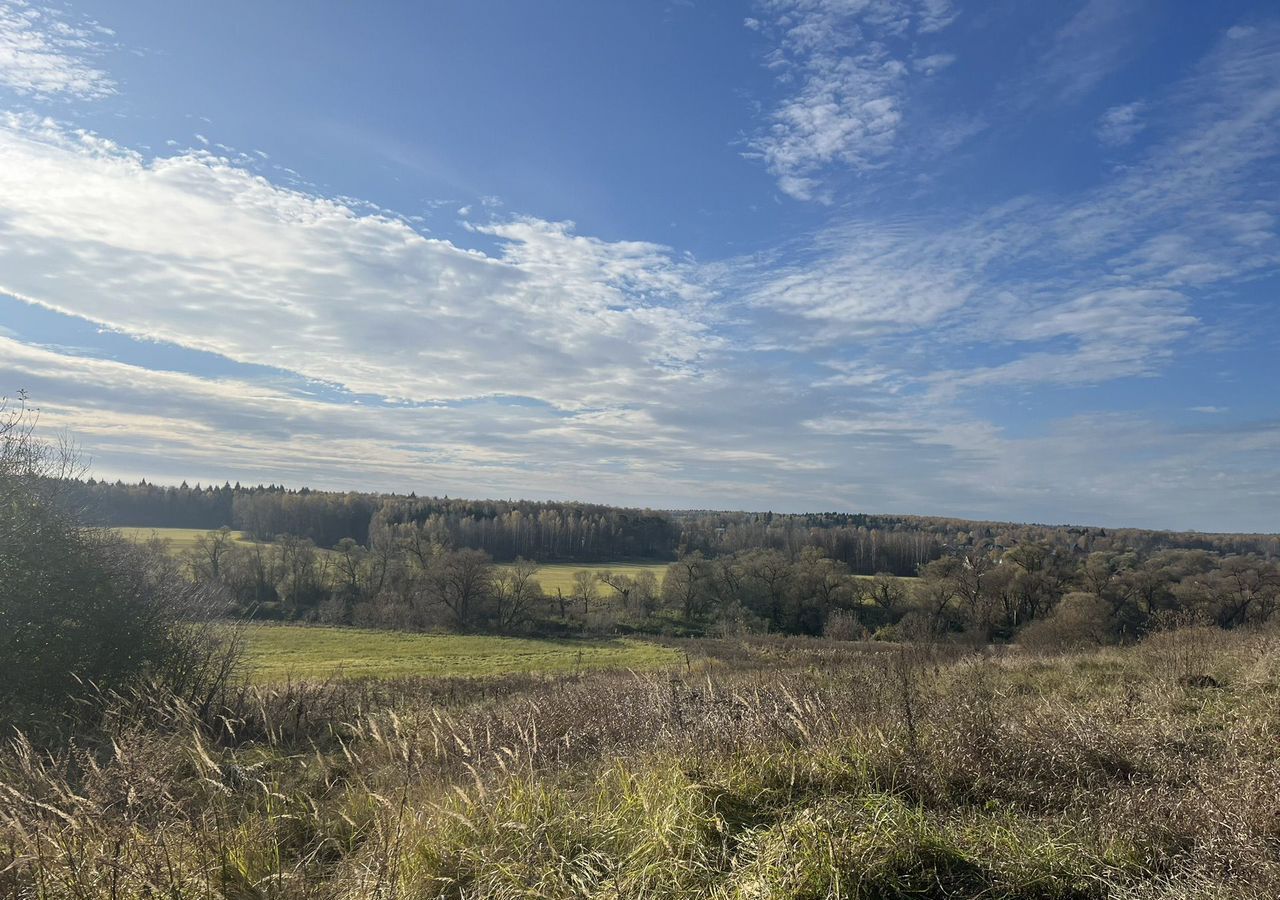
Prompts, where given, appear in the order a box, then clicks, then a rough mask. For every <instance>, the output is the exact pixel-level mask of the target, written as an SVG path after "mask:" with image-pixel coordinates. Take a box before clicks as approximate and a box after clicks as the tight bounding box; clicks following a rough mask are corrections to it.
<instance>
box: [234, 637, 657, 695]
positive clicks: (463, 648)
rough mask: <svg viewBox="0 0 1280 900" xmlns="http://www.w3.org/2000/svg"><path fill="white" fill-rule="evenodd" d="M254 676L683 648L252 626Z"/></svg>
mask: <svg viewBox="0 0 1280 900" xmlns="http://www.w3.org/2000/svg"><path fill="white" fill-rule="evenodd" d="M246 636H247V639H248V662H249V665H250V667H251V670H252V677H253V678H254V680H256V681H258V682H264V683H270V682H278V681H284V680H286V679H289V678H294V679H323V678H328V677H330V676H334V675H336V676H338V677H341V678H406V677H412V676H441V675H465V676H483V675H506V674H511V673H519V672H547V673H556V672H560V673H563V672H574V671H579V670H588V669H656V668H662V667H663V666H669V665H673V664H674V663H675V662H676V661H677V659H678V657H679V654H678V653H677V652H676V651H675V650H672V649H670V648H668V647H660V646H658V645H657V644H649V643H645V642H644V641H633V640H609V641H552V640H534V639H530V638H509V637H488V636H477V635H462V634H411V633H406V632H395V631H373V630H369V629H364V628H337V627H329V626H316V625H251V626H248V628H247V629H246Z"/></svg>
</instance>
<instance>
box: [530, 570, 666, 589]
mask: <svg viewBox="0 0 1280 900" xmlns="http://www.w3.org/2000/svg"><path fill="white" fill-rule="evenodd" d="M667 565H668V563H629V562H622V563H597V564H593V565H589V566H582V565H576V564H574V563H548V564H546V565H540V566H538V574H537V575H536V576H535V577H536V578H537V581H538V584H540V585H542V591H543V593H545V594H549V595H551V596H553V597H554V596H555V593H556V588H559V589H560V590H561V591H563V592H564V595H565V596H566V597H567V596H569V595H570V594H572V593H573V576H574V574H576V573H577V572H592V573H598V572H616V573H618V574H619V575H633V576H634V575H639V574H640V573H641V572H643V571H648V572H652V573H653V574H654V577H656V578H657V579H658V584H659V585H661V584H662V576H663V575H665V574H666V571H667ZM599 590H600V594H601V595H602V596H609V595H610V594H612V593H613V592H612V590H610V588H609V587H608V586H607V585H604V584H601V585H599Z"/></svg>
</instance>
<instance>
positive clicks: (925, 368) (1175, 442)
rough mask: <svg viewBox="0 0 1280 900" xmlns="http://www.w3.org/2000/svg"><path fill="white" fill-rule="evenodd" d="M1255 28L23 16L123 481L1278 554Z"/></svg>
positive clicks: (946, 13) (1177, 5)
mask: <svg viewBox="0 0 1280 900" xmlns="http://www.w3.org/2000/svg"><path fill="white" fill-rule="evenodd" d="M1278 153H1280V11H1277V10H1276V8H1275V6H1274V4H1272V3H1269V2H1259V0H1249V2H1245V0H1239V2H1236V0H1222V2H1217V3H1211V4H1210V3H1203V2H1199V0H1195V2H1192V0H1172V2H1155V0H1146V2H1141V0H1085V2H1079V0H1072V2H1063V3H1055V4H1043V3H1037V4H1027V3H1016V2H1011V0H1008V2H1002V0H988V2H983V3H976V2H965V0H954V2H952V0H764V2H755V3H751V2H747V3H732V2H708V0H696V2H691V0H683V2H675V0H656V2H621V0H563V2H556V3H549V4H530V3H525V2H519V0H503V2H498V0H466V2H433V3H407V2H406V3H380V4H350V3H338V2H316V0H307V2H276V3H265V4H264V3H259V2H242V0H225V2H222V3H219V4H175V3H170V2H163V0H136V2H131V3H128V4H119V3H107V2H71V3H57V4H46V3H44V2H42V0H0V394H7V395H9V396H10V397H12V396H14V395H15V394H16V393H17V392H18V391H20V390H23V391H26V392H28V393H29V395H30V397H31V399H32V402H33V403H34V404H35V405H36V406H38V407H39V408H40V411H41V412H40V415H41V420H40V421H41V427H42V429H45V430H46V431H47V432H49V433H53V432H64V433H68V434H70V435H71V436H72V437H73V438H74V439H75V440H76V442H78V444H79V445H80V446H81V447H82V448H83V451H84V453H85V455H86V456H87V457H88V458H89V460H90V462H91V466H92V471H93V473H94V474H95V475H97V476H99V477H106V478H111V479H115V478H124V479H126V480H134V479H137V478H140V477H145V478H147V479H148V480H151V481H158V482H161V483H166V482H169V483H177V482H178V481H182V480H184V479H185V480H187V481H189V482H191V483H195V482H197V481H199V482H204V483H208V482H210V481H212V482H215V483H218V484H221V483H222V482H223V481H224V480H230V481H237V480H239V481H242V482H245V483H254V484H256V483H268V482H270V483H285V484H289V485H293V486H301V485H304V484H305V485H310V486H312V487H316V488H335V489H362V490H382V491H397V492H408V491H411V490H412V491H417V492H418V493H419V494H435V495H444V494H447V495H450V496H463V497H504V498H505V497H510V498H516V497H522V498H531V499H577V500H587V501H594V502H604V503H612V504H619V505H639V506H650V507H660V508H717V509H751V510H775V511H780V512H799V511H826V510H840V511H850V512H873V513H915V514H924V515H947V516H962V517H967V518H982V519H998V520H1012V521H1032V522H1046V523H1083V524H1095V525H1106V526H1138V527H1155V528H1178V529H1195V530H1202V531H1265V532H1276V531H1280V402H1278V401H1277V380H1278V376H1280V361H1278V360H1280V302H1277V301H1278V300H1280V297H1277V288H1280V237H1278V236H1277V215H1280V160H1278V158H1277V157H1278Z"/></svg>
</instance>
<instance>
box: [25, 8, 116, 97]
mask: <svg viewBox="0 0 1280 900" xmlns="http://www.w3.org/2000/svg"><path fill="white" fill-rule="evenodd" d="M106 33H109V32H105V31H104V30H102V29H100V28H97V27H95V26H94V24H93V23H88V24H75V23H72V22H69V21H67V19H66V17H65V16H64V14H62V13H60V12H59V11H57V10H54V9H51V8H45V7H40V6H33V5H31V4H29V3H27V2H25V0H0V88H8V89H9V90H11V91H14V92H16V93H19V94H25V95H27V96H30V97H35V98H41V99H47V98H51V97H68V98H77V99H82V100H93V99H99V98H101V97H106V96H109V95H110V94H114V93H115V91H116V86H115V83H114V82H113V81H112V80H111V79H110V78H109V77H108V76H107V74H106V73H105V72H103V71H102V70H100V69H98V68H97V67H95V66H94V65H92V64H91V63H89V62H88V61H87V57H90V56H92V55H94V54H95V53H97V52H99V51H100V49H101V45H100V42H99V40H98V37H96V36H95V35H102V34H106Z"/></svg>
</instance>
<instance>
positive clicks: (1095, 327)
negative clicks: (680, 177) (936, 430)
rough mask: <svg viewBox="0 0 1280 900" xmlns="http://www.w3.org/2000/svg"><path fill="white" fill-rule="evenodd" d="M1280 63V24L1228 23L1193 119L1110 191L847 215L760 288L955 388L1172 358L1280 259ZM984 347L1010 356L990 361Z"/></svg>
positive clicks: (758, 276) (1152, 369)
mask: <svg viewBox="0 0 1280 900" xmlns="http://www.w3.org/2000/svg"><path fill="white" fill-rule="evenodd" d="M1277 71H1280V26H1275V27H1271V28H1262V27H1257V28H1253V29H1251V30H1250V31H1248V32H1247V33H1240V32H1232V33H1228V34H1227V35H1225V36H1224V37H1223V38H1222V39H1221V40H1220V42H1219V43H1218V45H1217V47H1216V48H1215V49H1214V50H1213V51H1212V52H1211V53H1210V54H1209V55H1208V56H1207V58H1206V59H1205V61H1204V62H1203V64H1202V65H1201V66H1200V67H1199V69H1198V71H1197V72H1196V73H1195V74H1194V75H1192V76H1191V77H1190V78H1188V79H1187V80H1186V81H1185V82H1184V83H1183V84H1182V85H1180V86H1178V87H1177V88H1176V89H1175V90H1173V91H1172V92H1171V93H1170V95H1169V96H1167V97H1166V98H1164V99H1163V101H1162V103H1163V104H1165V105H1167V106H1168V107H1170V108H1174V109H1177V110H1179V111H1180V112H1181V114H1182V115H1181V119H1180V122H1179V125H1178V127H1176V128H1173V129H1172V130H1170V132H1169V134H1168V135H1167V136H1166V137H1165V138H1164V139H1162V140H1161V141H1159V142H1156V143H1154V144H1152V145H1151V146H1150V147H1149V148H1148V149H1147V150H1146V151H1145V153H1144V155H1143V156H1142V157H1141V158H1139V159H1138V160H1137V161H1135V162H1134V163H1132V164H1131V165H1129V166H1128V167H1126V168H1125V169H1123V170H1120V171H1118V172H1116V173H1114V174H1112V175H1111V176H1110V177H1107V178H1105V179H1104V180H1103V181H1102V182H1101V183H1100V184H1099V185H1098V186H1097V187H1096V188H1094V189H1092V190H1088V191H1084V192H1081V193H1080V194H1079V195H1076V196H1073V197H1071V198H1070V199H1062V198H1055V197H1051V196H1038V197H1037V196H1031V195H1028V196H1024V197H1020V198H1017V199H1015V200H1012V201H1009V202H1007V203H1004V204H1001V205H997V206H993V207H991V208H989V209H987V210H985V211H982V212H979V213H976V214H975V213H971V214H969V215H966V216H960V217H955V216H952V217H951V219H950V220H949V221H945V222H944V221H942V220H939V219H936V218H923V219H905V220H901V221H897V222H884V221H881V222H870V221H863V222H855V223H851V224H840V225H834V226H830V227H828V228H827V229H826V230H825V231H824V232H823V233H822V234H821V236H820V237H819V239H818V240H816V241H814V242H812V243H811V244H810V245H809V246H808V247H804V248H800V249H799V251H798V256H797V258H796V261H795V262H794V263H792V264H790V265H787V266H783V267H777V266H772V267H771V271H770V272H769V273H762V272H757V271H753V270H750V269H749V268H747V269H744V271H748V272H750V274H749V283H750V287H749V288H748V293H747V297H748V299H749V302H750V303H751V304H753V305H754V306H756V307H759V308H764V309H768V310H770V311H772V312H773V313H775V314H777V315H778V316H779V317H780V319H779V321H778V323H777V324H776V325H775V328H774V333H775V340H776V342H777V343H778V344H780V345H786V344H787V343H788V342H790V344H791V345H792V346H795V347H814V346H825V347H840V346H842V345H850V344H853V343H855V342H856V344H857V346H858V347H859V349H858V353H860V354H862V355H864V356H865V357H866V358H867V359H868V361H869V362H870V363H872V364H876V365H879V364H882V363H883V358H884V357H885V356H887V355H891V354H894V353H902V352H904V350H907V351H910V352H916V353H920V354H921V355H919V356H917V357H913V367H914V368H913V371H914V372H915V377H916V378H917V379H918V380H919V382H920V383H923V384H928V385H930V390H933V391H942V392H944V393H945V394H946V395H947V396H948V397H951V398H953V397H955V395H956V393H957V392H958V391H960V390H962V389H964V388H976V387H990V386H992V385H1006V386H1012V385H1022V386H1025V385H1033V384H1038V385H1079V384H1099V383H1103V382H1106V381H1109V380H1114V379H1117V378H1125V377H1133V376H1142V375H1151V374H1154V373H1157V372H1159V371H1161V370H1162V369H1163V368H1164V367H1165V366H1166V365H1167V364H1168V363H1169V361H1170V360H1171V359H1172V358H1173V354H1174V352H1175V348H1176V347H1177V346H1178V345H1179V343H1180V342H1181V341H1183V340H1185V339H1186V338H1188V337H1189V336H1190V335H1192V334H1193V333H1195V332H1196V330H1197V329H1199V328H1200V327H1201V319H1200V310H1201V308H1202V307H1201V305H1200V303H1199V302H1198V301H1199V300H1200V299H1201V298H1202V297H1204V296H1205V292H1206V291H1208V290H1211V289H1212V290H1217V289H1220V288H1221V287H1222V286H1225V285H1227V284H1233V283H1240V282H1242V281H1245V280H1247V279H1250V278H1252V277H1256V276H1257V275H1259V274H1261V273H1266V272H1268V271H1273V270H1274V269H1275V268H1276V267H1277V266H1280V236H1278V235H1277V227H1276V226H1277V221H1280V219H1278V218H1277V217H1278V216H1280V200H1278V199H1277V198H1276V197H1274V196H1267V195H1266V194H1265V193H1260V192H1259V191H1258V190H1257V188H1256V186H1257V184H1258V179H1259V178H1260V177H1261V176H1262V175H1263V173H1264V172H1265V170H1266V167H1268V166H1270V165H1272V164H1273V163H1274V161H1275V160H1276V158H1277V156H1278V155H1280V147H1278V146H1277V145H1276V143H1275V141H1274V134H1275V133H1276V130H1277V129H1280V87H1278V86H1277V83H1276V80H1275V77H1274V73H1275V72H1277ZM871 338H875V339H876V340H868V339H871ZM982 346H985V347H988V348H990V349H991V352H990V353H988V354H986V355H987V356H989V357H990V356H995V357H997V358H1000V357H1004V359H1003V360H1001V361H999V362H991V361H983V362H980V363H975V360H974V357H975V356H976V355H977V354H974V353H973V352H972V348H974V347H982ZM921 348H929V349H928V350H923V351H922V350H921ZM846 362H848V360H847V359H846Z"/></svg>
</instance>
